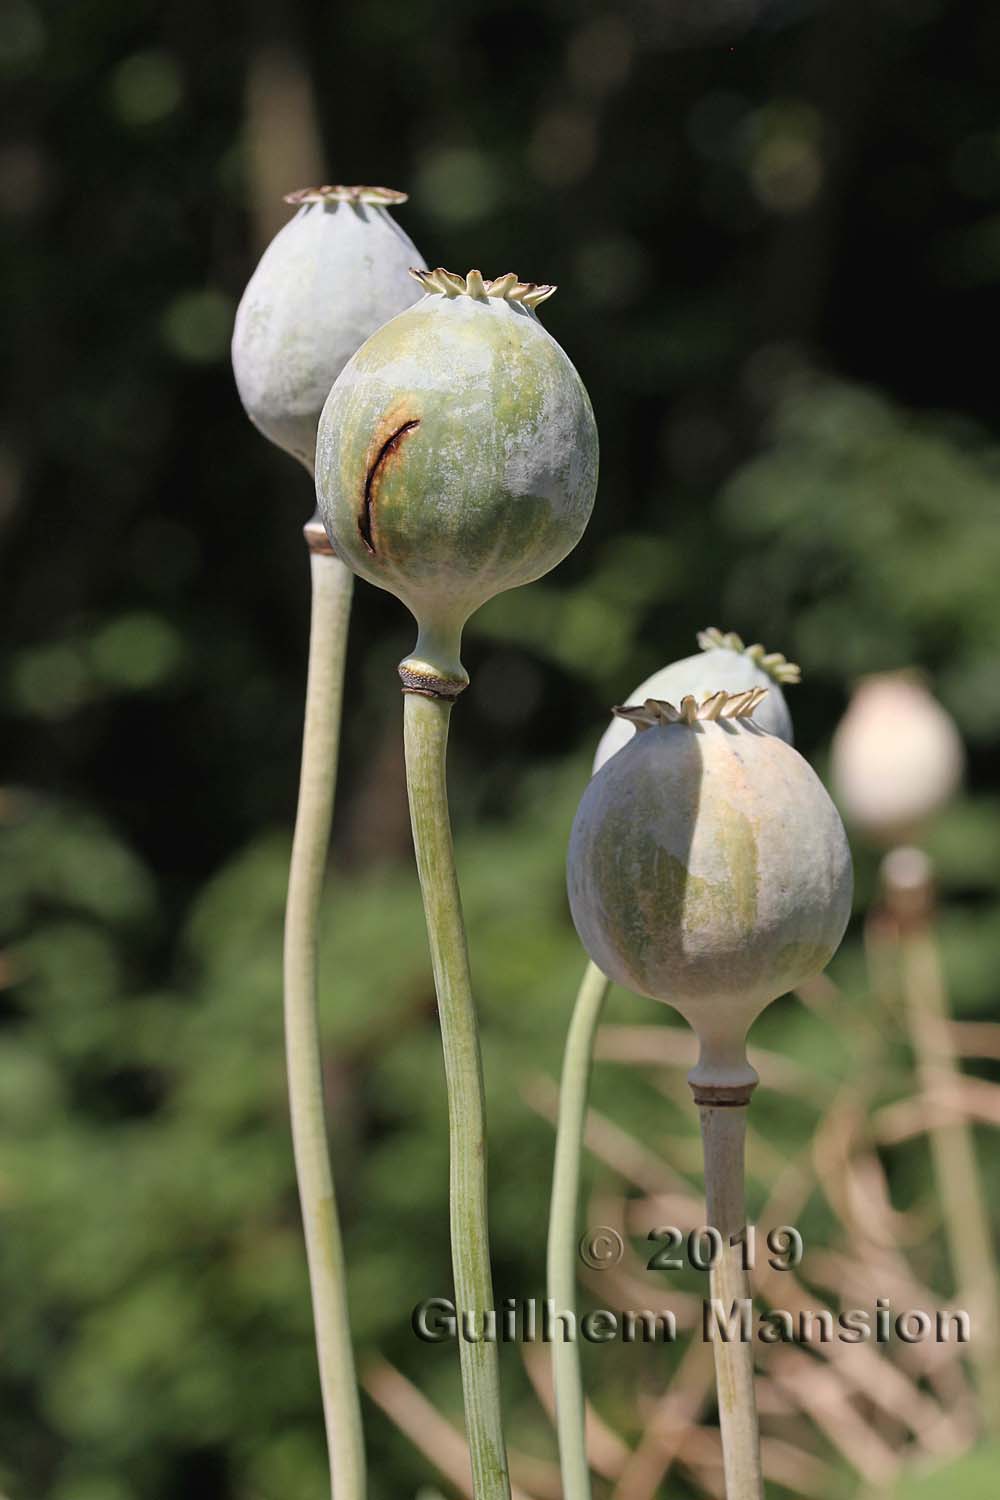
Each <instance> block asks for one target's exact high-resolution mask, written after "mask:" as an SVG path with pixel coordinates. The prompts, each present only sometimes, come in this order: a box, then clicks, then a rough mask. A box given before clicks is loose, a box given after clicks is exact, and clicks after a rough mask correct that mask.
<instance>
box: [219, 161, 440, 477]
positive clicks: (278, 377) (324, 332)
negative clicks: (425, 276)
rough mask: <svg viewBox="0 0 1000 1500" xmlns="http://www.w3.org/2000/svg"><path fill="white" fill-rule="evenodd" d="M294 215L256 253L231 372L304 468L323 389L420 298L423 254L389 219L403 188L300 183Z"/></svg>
mask: <svg viewBox="0 0 1000 1500" xmlns="http://www.w3.org/2000/svg"><path fill="white" fill-rule="evenodd" d="M285 201H286V202H288V203H291V204H293V205H295V206H296V207H297V208H298V213H297V214H296V215H295V217H294V218H293V219H290V220H289V222H288V223H287V224H286V225H285V226H284V228H283V229H281V230H280V231H279V233H278V234H276V235H275V237H274V239H273V240H272V241H271V243H270V244H269V245H268V247H267V249H266V250H265V251H264V254H263V256H262V257H261V259H260V263H259V264H258V266H257V269H256V270H255V271H254V273H253V275H252V276H251V278H250V280H249V282H248V283H247V288H246V291H245V292H244V293H243V297H242V300H241V302H240V305H239V307H238V308H237V311H236V323H235V327H234V329H233V373H234V375H235V376H236V386H237V389H238V391H239V393H240V400H241V401H242V402H243V406H244V408H245V409H246V413H247V415H248V416H249V418H250V420H251V421H252V422H253V423H254V425H255V426H256V427H259V428H260V430H261V432H262V433H263V434H264V436H265V437H267V438H270V440H271V442H272V443H276V444H277V446H278V447H279V448H284V449H285V451H286V452H287V453H290V454H292V456H293V457H294V458H297V459H299V460H300V462H301V463H303V464H305V466H306V468H307V469H308V470H309V472H310V473H312V472H313V462H314V458H315V453H316V429H317V426H318V425H319V417H320V412H321V411H322V410H323V403H324V402H325V400H326V398H327V396H328V395H329V393H330V387H331V386H332V385H333V382H334V381H335V380H336V378H337V376H338V375H339V374H340V372H341V370H342V369H343V368H344V366H345V365H346V363H347V361H348V360H349V359H350V357H351V355H352V354H353V353H354V352H355V350H356V349H358V348H360V346H361V345H362V344H363V343H364V341H365V339H366V338H368V336H369V334H372V333H374V332H375V330H376V328H380V327H381V326H382V324H383V323H386V322H388V320H389V319H390V318H394V317H395V316H396V314H397V313H398V312H402V310H403V309H404V308H405V307H409V306H410V304H411V303H413V302H414V301H416V299H417V297H418V296H419V295H420V294H419V292H418V291H417V289H416V287H415V286H414V285H413V281H412V278H411V277H410V275H409V268H410V267H411V266H420V265H422V264H423V261H422V259H421V256H420V252H419V251H418V250H417V248H416V246H415V245H414V243H413V241H412V240H411V239H410V238H409V236H408V235H406V234H404V233H403V231H402V229H400V227H399V225H398V224H397V223H396V221H395V220H394V219H393V217H392V215H391V214H390V212H389V208H390V206H391V205H394V204H399V203H405V202H406V194H405V193H397V192H396V191H395V190H394V189H393V188H381V187H319V188H303V189H301V190H300V191H299V192H295V193H289V194H288V196H287V198H286V200H285Z"/></svg>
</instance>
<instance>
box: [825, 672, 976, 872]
mask: <svg viewBox="0 0 1000 1500" xmlns="http://www.w3.org/2000/svg"><path fill="white" fill-rule="evenodd" d="M964 760H965V756H964V752H963V749H962V741H961V738H960V737H959V733H958V730H957V729H956V727H955V723H954V720H953V719H952V718H951V716H950V715H949V714H948V713H946V712H945V710H944V709H943V708H942V707H941V705H940V703H938V702H937V700H936V699H935V698H933V697H932V696H931V694H930V693H929V692H928V691H927V689H926V687H924V685H923V683H922V681H921V680H920V678H919V676H917V675H916V674H913V673H906V672H884V673H878V674H876V675H875V676H872V677H865V678H862V680H861V682H860V683H859V684H858V686H857V688H856V689H855V691H854V695H853V697H852V698H851V701H850V703H849V705H848V708H847V712H846V714H845V715H844V717H843V718H842V719H841V721H840V724H839V725H838V726H837V730H836V733H835V734H834V737H833V746H832V758H831V775H832V779H833V787H834V792H835V793H836V796H837V800H838V801H839V803H840V805H841V807H842V808H843V810H844V816H845V817H846V818H847V821H848V822H849V823H854V824H856V825H857V827H858V828H860V829H862V830H863V831H864V832H865V833H867V834H868V835H869V836H870V837H871V838H873V839H874V840H876V842H878V843H883V844H892V843H899V842H900V841H904V840H907V839H912V838H913V837H914V836H915V835H916V834H917V833H918V832H919V830H920V827H921V825H922V824H923V823H925V822H926V821H927V819H928V818H930V817H931V816H932V815H933V814H934V813H936V812H937V811H938V810H939V809H940V808H941V807H943V806H944V804H945V803H946V802H947V801H948V800H949V798H950V797H952V796H953V795H954V793H955V792H956V790H957V789H958V784H959V782H960V780H961V777H962V768H963V764H964Z"/></svg>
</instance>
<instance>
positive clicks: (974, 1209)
mask: <svg viewBox="0 0 1000 1500" xmlns="http://www.w3.org/2000/svg"><path fill="white" fill-rule="evenodd" d="M903 852H906V851H903ZM890 868H891V867H890V862H889V860H887V861H886V862H885V865H884V866H883V871H884V872H885V875H884V878H885V881H886V896H887V900H888V902H889V905H890V909H892V908H895V909H896V910H897V911H898V913H899V917H900V923H899V927H900V948H901V960H902V978H903V993H904V997H905V1001H906V1012H907V1020H908V1024H909V1032H910V1039H911V1041H912V1044H913V1050H914V1053H915V1054H916V1059H917V1065H918V1070H919V1077H920V1083H921V1087H922V1089H923V1090H924V1092H925V1094H926V1095H927V1096H928V1097H929V1098H933V1095H934V1093H935V1091H936V1090H937V1089H938V1088H939V1087H940V1085H942V1084H948V1083H949V1082H953V1081H955V1080H957V1079H959V1078H960V1077H961V1069H960V1067H959V1064H958V1058H957V1055H956V1052H955V1046H954V1042H953V1040H952V1034H951V1030H950V1026H949V1022H950V1020H951V1006H950V1004H949V1000H948V991H947V987H946V985H945V979H944V974H943V972H942V968H941V959H940V954H939V952H938V947H937V943H936V941H935V937H934V929H933V893H932V890H931V884H930V866H929V864H928V865H927V881H926V885H925V886H924V888H923V889H922V890H919V889H918V890H915V889H914V888H912V887H911V888H902V889H899V890H896V889H894V887H893V884H892V878H891V875H890V874H889V873H888V871H889V870H890ZM908 917H909V920H908V919H907V918H908ZM928 1136H929V1138H930V1147H931V1158H932V1160H933V1163H934V1175H935V1178H936V1181H937V1190H938V1193H939V1195H940V1198H941V1205H942V1217H943V1220H944V1229H945V1235H946V1237H947V1240H948V1251H949V1256H950V1259H951V1266H952V1275H953V1277H954V1281H955V1292H956V1294H957V1296H958V1297H959V1298H960V1299H961V1302H962V1305H963V1306H965V1307H966V1308H967V1310H968V1311H969V1313H970V1315H971V1318H972V1327H973V1338H972V1343H971V1346H970V1347H971V1354H972V1357H973V1360H974V1361H975V1364H976V1374H977V1384H978V1386H979V1394H980V1403H981V1407H982V1414H983V1418H984V1421H985V1423H986V1427H987V1429H988V1430H989V1431H996V1430H997V1426H998V1424H1000V1365H998V1363H997V1344H998V1337H1000V1309H998V1305H997V1302H998V1299H997V1273H996V1263H995V1260H994V1255H993V1238H992V1233H991V1229H990V1220H989V1215H988V1213H987V1210H986V1204H985V1200H984V1197H983V1187H982V1181H981V1178H980V1174H979V1165H978V1163H977V1160H976V1146H975V1140H974V1138H973V1133H972V1129H971V1126H970V1125H969V1124H968V1122H967V1121H966V1120H964V1119H962V1118H961V1116H959V1115H957V1114H956V1116H955V1118H954V1119H953V1120H946V1121H939V1120H937V1118H936V1117H935V1116H934V1115H932V1117H931V1123H930V1125H929V1126H928Z"/></svg>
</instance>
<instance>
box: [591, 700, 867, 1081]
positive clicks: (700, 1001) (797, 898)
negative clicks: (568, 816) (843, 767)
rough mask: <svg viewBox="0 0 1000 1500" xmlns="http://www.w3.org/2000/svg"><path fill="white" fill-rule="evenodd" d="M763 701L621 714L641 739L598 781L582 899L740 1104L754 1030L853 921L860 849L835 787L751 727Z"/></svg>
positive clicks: (604, 945) (621, 979) (623, 960)
mask: <svg viewBox="0 0 1000 1500" xmlns="http://www.w3.org/2000/svg"><path fill="white" fill-rule="evenodd" d="M762 694H763V690H762V689H759V688H758V689H751V690H750V691H749V692H746V693H741V694H737V695H736V696H735V697H733V696H730V695H729V694H727V693H725V692H719V693H716V694H714V695H713V696H712V697H710V698H708V699H707V700H706V701H705V702H703V703H702V704H700V705H699V704H697V703H696V702H695V700H694V698H687V699H685V700H684V702H683V703H682V704H681V707H680V709H679V710H678V709H675V708H672V707H671V706H670V705H669V704H666V703H658V702H655V701H653V700H650V701H649V702H648V703H646V704H645V705H644V706H643V707H642V708H632V709H623V710H621V711H620V712H621V713H622V714H624V715H625V717H627V718H628V719H629V720H630V721H631V722H632V723H633V724H634V725H635V726H636V728H637V730H638V731H639V732H638V733H636V734H635V735H634V736H633V738H632V739H631V741H630V742H629V743H628V744H627V745H625V746H624V748H623V749H622V750H620V751H619V752H618V754H617V755H613V756H612V757H611V759H610V760H609V761H607V763H606V764H605V765H604V767H603V769H602V770H600V771H598V773H597V774H596V775H595V776H594V777H593V778H592V779H591V780H590V782H589V783H588V785H587V788H586V790H585V792H584V794H583V798H582V800H581V802H580V806H579V809H578V811H577V815H576V819H575V822H574V824H573V832H572V835H571V838H570V846H569V860H568V885H569V900H570V907H571V910H572V913H573V921H574V923H575V924H576V930H577V932H578V933H579V935H580V939H581V941H582V942H583V945H584V947H585V948H586V950H587V952H588V953H589V954H590V957H591V958H592V959H593V961H594V963H595V964H597V966H598V968H600V969H601V970H603V972H604V973H605V974H607V975H608V977H609V978H611V979H613V980H615V981H616V982H617V983H619V984H623V985H625V986H626V987H627V988H629V989H631V990H634V991H636V993H638V994H641V995H650V996H652V997H653V998H655V999H657V1000H664V1001H666V1002H668V1003H669V1004H670V1005H673V1006H674V1007H675V1008H676V1009H677V1010H679V1011H680V1013H681V1014H682V1015H683V1016H684V1017H685V1019H686V1020H687V1021H688V1022H689V1024H690V1025H691V1027H692V1028H693V1029H694V1031H695V1032H696V1033H697V1035H698V1037H699V1040H700V1042H701V1049H702V1055H701V1061H700V1062H699V1065H698V1067H697V1068H696V1069H695V1072H694V1073H693V1074H692V1075H691V1077H692V1082H694V1083H696V1084H703V1085H704V1084H712V1085H713V1087H717V1088H722V1089H733V1090H740V1089H745V1088H746V1086H747V1085H748V1084H752V1083H753V1082H754V1080H755V1075H754V1073H753V1070H752V1068H751V1067H750V1065H749V1063H747V1061H746V1056H745V1038H746V1033H747V1030H748V1028H749V1026H750V1024H751V1022H752V1021H753V1020H754V1018H755V1017H756V1016H757V1015H758V1014H759V1013H760V1011H762V1010H763V1009H764V1007H765V1006H766V1005H767V1004H768V1003H769V1002H770V1001H772V1000H774V999H776V998H777V996H778V995H782V994H784V993H785V992H786V991H788V990H790V989H794V988H795V987H796V986H797V985H800V984H802V983H803V982H804V981H805V980H806V979H809V978H811V977H812V976H813V975H815V974H818V973H819V972H820V971H821V970H822V969H823V968H825V966H826V964H827V963H828V962H829V960H830V959H831V957H832V956H833V954H834V953H835V952H836V950H837V947H838V945H839V943H840V940H841V938H842V937H843V934H844V929H845V927H846V925H847V919H848V916H849V914H850V908H851V888H852V875H851V857H850V851H849V849H848V844H847V837H846V835H845V833H844V828H843V825H842V823H841V821H840V817H839V815H838V813H837V810H836V808H835V807H834V805H833V802H832V801H831V800H830V797H829V796H828V795H827V792H826V790H825V788H824V787H823V784H822V782H821V781H820V780H819V777H818V776H817V775H816V774H815V772H814V771H813V770H812V768H811V767H810V766H809V765H808V763H807V762H806V761H805V760H803V758H802V756H801V755H799V754H798V752H797V751H796V750H793V749H792V747H791V746H790V745H787V744H786V743H785V742H784V740H781V739H778V738H777V736H775V735H770V734H766V733H765V732H764V731H763V730H761V729H760V728H759V726H758V724H757V723H756V720H755V718H754V717H753V715H754V712H755V709H757V708H759V706H760V701H761V698H762Z"/></svg>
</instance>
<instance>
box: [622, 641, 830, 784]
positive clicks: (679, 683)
mask: <svg viewBox="0 0 1000 1500" xmlns="http://www.w3.org/2000/svg"><path fill="white" fill-rule="evenodd" d="M698 645H699V646H700V647H701V650H700V651H699V652H698V653H697V655H695V656H685V657H683V658H682V659H681V660H680V661H673V662H671V663H670V665H669V666H666V667H661V668H660V670H659V671H658V672H654V673H653V675H652V677H647V678H646V680H645V682H640V684H639V686H638V687H637V688H636V690H635V692H634V693H631V694H630V695H629V697H628V698H626V700H625V702H626V704H627V705H628V706H629V707H637V706H639V705H640V704H643V703H645V702H646V700H647V698H656V699H665V700H666V701H667V702H670V703H680V702H681V700H682V699H683V698H687V697H688V696H691V697H693V698H696V699H698V700H699V701H700V700H701V699H702V698H704V697H706V696H707V695H708V694H709V693H714V692H718V691H719V690H720V689H722V690H723V691H724V692H727V693H744V692H746V691H747V689H748V688H755V687H759V688H766V689H767V694H766V696H765V697H764V699H763V700H762V701H761V702H760V703H759V704H758V705H757V708H756V710H755V712H754V722H755V723H756V724H757V725H758V726H759V727H760V728H761V729H765V730H766V731H767V733H768V734H776V735H777V736H778V738H779V740H784V741H785V742H786V743H787V744H789V745H791V744H793V743H794V741H793V737H792V716H791V714H790V713H789V712H788V704H787V703H786V702H785V696H784V694H783V693H782V691H781V689H782V686H783V685H787V684H789V683H794V682H799V681H800V680H801V676H802V673H801V671H800V670H799V668H798V666H797V665H796V664H795V662H793V661H787V660H786V659H785V657H783V656H782V654H781V652H780V651H765V649H764V647H763V646H761V645H753V646H744V644H743V641H742V640H741V638H740V637H739V636H738V635H737V634H736V633H735V631H732V630H730V631H728V632H727V633H726V634H725V635H724V634H723V633H722V631H721V630H716V628H715V626H714V625H710V626H709V628H708V629H707V630H701V631H699V632H698ZM632 737H633V729H632V725H631V724H630V723H629V722H628V720H627V719H623V718H621V717H620V716H619V715H615V717H614V718H612V720H611V723H610V724H609V725H608V727H607V729H606V730H605V731H604V733H603V735H602V736H601V739H600V742H599V744H598V746H597V754H596V755H595V756H594V770H595V771H599V770H600V769H601V767H602V766H603V765H604V763H605V761H607V760H610V759H611V757H612V755H614V754H615V752H616V751H618V750H620V749H621V748H622V746H623V745H627V744H628V742H629V740H630V739H632Z"/></svg>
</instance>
